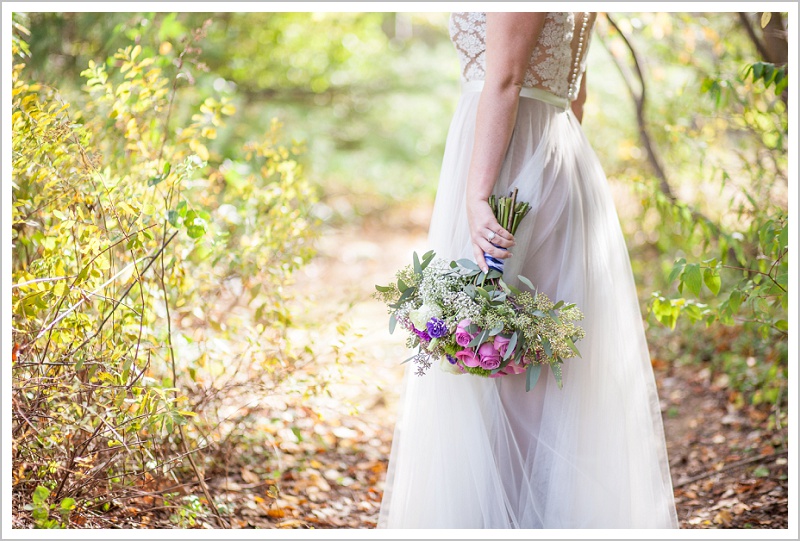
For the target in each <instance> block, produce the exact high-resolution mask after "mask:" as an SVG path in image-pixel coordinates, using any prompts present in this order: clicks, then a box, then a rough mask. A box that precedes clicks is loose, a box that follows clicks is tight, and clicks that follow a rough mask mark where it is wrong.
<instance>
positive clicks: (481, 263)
mask: <svg viewBox="0 0 800 541" xmlns="http://www.w3.org/2000/svg"><path fill="white" fill-rule="evenodd" d="M472 255H473V256H474V257H475V262H476V263H477V264H478V267H479V268H480V269H481V270H482V271H483V272H489V266H488V265H487V264H486V258H485V257H484V256H483V250H481V248H480V246H478V245H477V244H475V243H474V242H473V243H472Z"/></svg>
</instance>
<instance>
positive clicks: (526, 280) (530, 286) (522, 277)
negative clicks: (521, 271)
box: [517, 275, 536, 290]
mask: <svg viewBox="0 0 800 541" xmlns="http://www.w3.org/2000/svg"><path fill="white" fill-rule="evenodd" d="M517 278H519V281H520V282H522V283H523V284H525V285H526V286H528V287H529V288H531V289H532V290H535V289H536V288H535V287H533V284H532V283H531V281H530V280H528V279H527V278H525V277H524V276H522V275H519V276H517Z"/></svg>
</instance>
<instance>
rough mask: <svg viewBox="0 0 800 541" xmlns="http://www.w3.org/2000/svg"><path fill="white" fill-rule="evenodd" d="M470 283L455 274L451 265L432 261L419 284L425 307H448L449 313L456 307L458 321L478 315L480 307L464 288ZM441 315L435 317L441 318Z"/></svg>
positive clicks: (439, 260) (449, 322) (437, 260)
mask: <svg viewBox="0 0 800 541" xmlns="http://www.w3.org/2000/svg"><path fill="white" fill-rule="evenodd" d="M468 281H469V280H467V279H465V278H464V277H463V276H459V275H458V273H455V272H453V270H452V269H451V268H450V265H449V264H448V263H447V262H445V261H444V260H441V259H435V260H433V261H431V263H430V265H428V267H427V268H426V269H425V271H424V272H423V278H422V281H421V282H420V284H419V292H420V296H421V297H422V303H423V306H429V307H445V306H446V307H448V310H447V312H453V310H451V308H450V307H455V308H456V310H455V311H454V312H455V313H456V314H457V315H458V317H457V319H458V320H461V319H463V318H465V317H471V316H474V315H477V314H478V313H479V312H480V307H479V306H478V305H477V304H476V303H475V301H474V300H472V299H471V298H470V297H469V295H467V294H466V293H465V292H464V286H465V285H466V284H467V283H468ZM440 314H441V311H440ZM440 314H435V315H437V316H439V315H440ZM448 324H453V325H454V324H455V322H453V321H448Z"/></svg>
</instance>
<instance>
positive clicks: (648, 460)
mask: <svg viewBox="0 0 800 541" xmlns="http://www.w3.org/2000/svg"><path fill="white" fill-rule="evenodd" d="M479 97H480V92H476V91H465V92H464V93H463V94H462V96H461V98H460V100H459V103H458V106H457V110H456V113H455V115H454V118H453V121H452V124H451V126H450V131H449V133H448V138H447V144H446V150H445V155H444V159H443V165H442V170H441V177H440V182H439V189H438V192H437V197H436V202H435V206H434V211H433V216H432V219H431V225H430V232H429V243H430V248H432V249H434V250H436V253H437V254H438V255H439V256H440V257H443V258H448V259H458V258H464V257H466V258H470V259H471V258H472V250H471V247H470V239H469V230H468V226H467V220H466V212H465V207H464V194H465V190H466V179H467V169H468V167H469V161H470V154H471V150H472V144H473V136H474V132H475V117H476V110H477V104H478V99H479ZM514 188H518V189H519V194H518V199H520V200H525V201H529V202H530V203H531V205H532V209H531V211H530V213H529V214H528V216H527V217H526V218H525V219H524V220H523V222H522V224H521V226H520V228H519V230H518V231H517V234H516V246H515V247H514V248H513V249H512V252H513V254H514V255H513V257H512V258H511V259H510V260H506V269H505V279H506V281H508V282H510V283H514V284H515V285H518V281H517V279H516V277H517V275H519V274H522V275H523V276H526V277H527V278H529V279H530V280H531V281H532V282H533V283H534V284H535V285H536V286H537V287H538V288H539V290H540V291H542V292H544V293H546V294H547V295H548V296H550V298H551V299H554V300H556V299H563V300H565V301H568V302H574V303H577V304H578V306H579V307H580V308H581V309H582V310H583V312H584V314H585V319H584V321H582V322H581V323H582V325H583V327H584V329H585V331H586V338H585V339H584V340H582V341H580V342H579V343H578V347H579V348H580V351H581V353H582V358H572V359H569V360H567V361H566V362H565V364H564V370H563V382H564V386H563V389H559V388H558V387H557V385H556V383H555V380H554V379H553V376H552V374H550V373H549V371H547V370H543V371H542V374H541V377H540V378H539V381H538V383H537V384H536V386H535V388H534V389H532V390H531V391H530V392H525V376H524V375H519V376H505V377H502V378H497V379H485V378H480V377H475V376H471V375H454V374H450V373H446V372H444V371H442V370H440V369H439V368H438V366H437V365H436V364H434V366H433V367H432V368H431V369H430V370H429V372H428V373H427V374H426V375H424V376H416V375H414V374H413V367H410V368H409V370H408V371H407V372H406V374H405V377H404V381H403V391H402V394H401V401H400V411H399V415H398V421H397V425H396V428H395V433H394V440H393V444H392V452H391V456H390V460H389V469H388V472H387V478H386V485H385V492H384V496H383V501H382V505H381V512H380V517H379V522H378V527H380V528H673V527H676V526H677V518H676V512H675V505H674V500H673V494H672V485H671V480H670V475H669V465H668V462H667V456H666V449H665V442H664V434H663V428H662V423H661V417H660V409H659V404H658V397H657V393H656V386H655V381H654V378H653V372H652V368H651V365H650V359H649V353H648V350H647V344H646V341H645V336H644V329H643V325H642V320H641V315H640V312H639V305H638V302H637V297H636V290H635V287H634V282H633V276H632V273H631V267H630V261H629V257H628V253H627V249H626V246H625V242H624V239H623V236H622V233H621V230H620V226H619V222H618V218H617V214H616V210H615V208H614V204H613V201H612V199H611V196H610V193H609V190H608V188H607V185H606V178H605V175H604V173H603V170H602V168H601V165H600V163H599V161H598V159H597V157H596V155H595V153H594V151H593V150H592V148H591V147H590V145H589V143H588V141H587V140H586V138H585V136H584V134H583V132H582V130H581V126H580V124H579V123H578V121H577V119H576V118H575V116H574V115H573V114H572V113H571V112H564V109H563V108H558V107H555V106H553V105H549V104H547V103H543V102H542V101H539V100H536V99H530V98H525V97H521V98H520V104H519V112H518V116H517V122H516V127H515V130H514V133H513V135H512V138H511V142H510V145H509V150H508V154H507V156H506V160H505V163H504V166H503V168H502V171H501V173H500V175H499V179H498V181H497V184H496V188H495V193H496V194H498V195H505V194H507V193H508V192H509V191H510V190H513V189H514ZM409 364H411V363H409Z"/></svg>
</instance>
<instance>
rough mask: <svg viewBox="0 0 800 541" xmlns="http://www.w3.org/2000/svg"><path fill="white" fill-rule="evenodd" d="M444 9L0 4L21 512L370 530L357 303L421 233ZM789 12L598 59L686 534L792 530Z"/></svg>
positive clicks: (83, 521) (382, 387) (374, 465)
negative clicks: (5, 52)
mask: <svg viewBox="0 0 800 541" xmlns="http://www.w3.org/2000/svg"><path fill="white" fill-rule="evenodd" d="M792 22H794V21H792ZM447 23H448V15H447V14H443V13H207V14H204V13H181V14H176V13H27V14H26V13H15V14H14V16H13V25H14V29H13V36H12V37H13V49H14V67H13V76H12V80H13V117H12V122H13V130H14V135H13V179H12V181H13V187H12V189H13V232H12V235H13V243H14V244H13V250H14V262H13V286H12V287H13V290H12V295H13V297H12V305H13V340H14V345H13V354H12V355H13V381H12V386H13V389H12V401H13V413H12V416H13V426H12V433H13V444H12V454H13V486H14V491H13V508H14V524H13V525H14V527H18V528H28V527H41V528H59V527H78V528H80V527H127V528H139V527H143V528H148V527H182V528H190V527H233V528H242V527H262V528H267V527H281V528H304V527H316V528H323V527H328V528H330V527H340V528H341V527H347V528H369V527H374V526H375V522H376V517H377V512H378V508H379V502H380V497H381V491H382V480H383V475H384V472H385V465H386V460H387V458H388V452H389V448H390V444H391V429H392V423H393V418H394V417H393V416H394V415H395V413H394V408H395V406H396V402H397V399H398V387H399V382H400V379H401V377H402V374H403V368H402V367H400V365H399V362H400V361H401V360H402V359H404V358H405V357H406V356H407V355H405V354H404V353H405V352H404V350H403V344H402V342H401V341H400V340H401V339H400V338H399V337H395V336H390V335H389V334H388V332H387V326H386V319H385V314H384V311H383V308H382V306H381V305H380V303H378V302H377V301H375V300H372V299H371V298H370V294H371V292H372V290H373V284H375V283H383V282H387V281H389V280H390V279H391V277H392V275H393V273H394V271H395V270H396V269H397V268H398V267H399V266H400V265H405V264H407V263H408V262H409V261H410V259H409V258H410V254H411V252H412V251H414V250H417V251H419V250H423V251H424V250H425V249H426V248H425V232H426V228H427V225H428V219H429V216H430V211H431V208H432V203H433V199H434V196H435V191H436V185H437V180H438V171H439V165H440V160H441V157H442V152H443V145H444V141H445V137H446V133H447V129H448V124H449V120H450V116H451V114H452V112H453V110H454V108H455V105H456V101H457V99H458V95H459V92H460V89H459V66H458V60H457V57H456V54H455V51H454V49H453V48H452V45H451V44H450V42H449V39H448V33H447ZM789 24H790V21H789V20H788V16H787V14H786V13H624V14H623V13H612V14H608V15H607V16H601V17H600V18H599V19H598V23H597V27H596V31H595V34H594V36H593V45H592V47H591V49H590V59H589V70H588V87H589V98H588V102H587V105H586V114H585V117H584V120H583V125H584V129H585V132H586V134H587V136H588V138H589V140H590V141H591V143H592V145H593V146H594V148H595V149H596V151H597V153H598V155H599V156H600V160H601V162H602V163H603V165H604V167H605V170H606V173H607V175H608V177H609V183H610V185H611V187H612V189H613V193H614V197H615V200H616V202H617V205H618V210H619V214H620V220H621V223H622V226H623V230H624V232H625V234H626V238H627V241H628V246H629V249H630V253H631V257H632V263H633V267H634V272H635V274H636V281H637V285H638V287H639V294H640V299H641V306H642V316H643V318H644V319H645V321H646V325H647V332H648V337H649V341H650V348H651V354H652V358H653V365H654V367H655V369H656V373H657V377H658V383H659V389H660V393H661V397H662V404H661V406H662V412H663V414H664V419H665V425H666V431H667V438H668V447H669V453H670V460H671V465H672V472H673V480H674V484H675V489H676V499H677V502H678V506H679V516H680V520H681V525H682V526H683V527H696V528H706V527H754V528H785V527H787V524H788V519H787V486H788V485H787V471H788V470H787V468H788V466H787V458H786V457H787V451H788V442H787V428H786V427H787V424H788V422H789V419H788V416H787V401H788V398H789V389H788V382H787V374H788V369H789V366H788V328H789V327H788V321H787V308H788V288H789V283H788V281H789V279H788V256H787V252H788V231H789V223H788V183H789V178H788V175H789V172H788V156H787V148H788V140H787V132H788V117H787V101H788V92H789V90H788V89H789V83H788V81H789V76H790V73H789V67H788V66H787V65H786V63H787V58H788V56H787V55H788V30H787V28H788V27H789ZM793 182H796V179H795V181H793ZM709 502H711V503H709Z"/></svg>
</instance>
